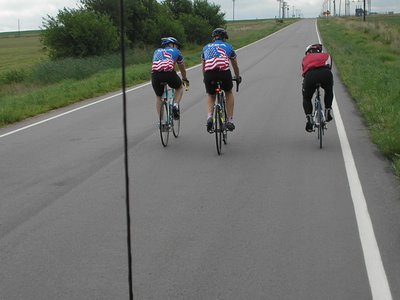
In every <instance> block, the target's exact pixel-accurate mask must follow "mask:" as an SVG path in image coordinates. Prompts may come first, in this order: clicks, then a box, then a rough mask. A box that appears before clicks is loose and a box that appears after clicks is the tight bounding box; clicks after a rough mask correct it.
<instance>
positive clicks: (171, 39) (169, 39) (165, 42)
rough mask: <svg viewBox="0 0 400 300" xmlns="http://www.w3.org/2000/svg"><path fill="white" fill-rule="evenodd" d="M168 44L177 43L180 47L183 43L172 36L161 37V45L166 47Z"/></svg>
mask: <svg viewBox="0 0 400 300" xmlns="http://www.w3.org/2000/svg"><path fill="white" fill-rule="evenodd" d="M168 44H175V45H177V46H178V47H180V46H181V43H179V42H178V40H177V39H176V38H174V37H172V36H169V37H164V38H161V46H162V47H165V46H167V45H168Z"/></svg>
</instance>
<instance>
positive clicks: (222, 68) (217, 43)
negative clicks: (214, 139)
mask: <svg viewBox="0 0 400 300" xmlns="http://www.w3.org/2000/svg"><path fill="white" fill-rule="evenodd" d="M211 36H212V42H211V43H209V44H207V45H205V46H204V48H203V52H202V55H201V58H202V62H203V63H202V66H203V76H204V80H203V81H204V84H205V87H206V92H207V131H208V132H211V131H212V127H213V118H212V114H213V108H214V103H215V98H216V94H215V89H216V82H217V81H220V82H221V83H222V85H221V88H222V89H223V90H224V91H225V95H226V108H227V114H228V122H227V125H226V126H227V129H228V130H230V131H232V130H234V129H235V125H234V123H233V111H234V102H235V99H234V96H233V92H232V88H233V83H232V73H231V70H230V64H232V68H233V71H234V73H235V78H236V79H237V80H238V83H240V82H241V80H242V78H241V77H240V71H239V66H238V63H237V55H236V52H235V50H234V49H233V47H232V45H231V44H229V43H228V42H226V40H227V39H228V33H227V32H226V30H225V29H223V28H216V29H214V31H213V32H212V34H211Z"/></svg>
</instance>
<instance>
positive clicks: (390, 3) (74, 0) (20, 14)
mask: <svg viewBox="0 0 400 300" xmlns="http://www.w3.org/2000/svg"><path fill="white" fill-rule="evenodd" d="M125 1H135V0H125ZM158 1H162V0H158ZM208 1H209V2H210V3H214V4H217V5H219V6H220V7H221V11H222V12H224V13H225V18H226V19H227V20H232V19H233V4H235V10H234V13H235V20H246V19H247V20H248V19H266V18H275V17H278V16H279V14H280V12H279V3H278V1H277V0H261V1H260V0H235V1H234V2H233V1H232V0H208ZM285 1H286V2H287V3H288V5H289V16H292V15H293V14H295V15H296V16H297V15H298V14H299V13H301V16H302V17H305V18H313V17H317V16H318V15H319V14H320V12H321V10H322V4H323V2H324V0H285ZM326 1H327V0H326ZM330 1H332V2H331V3H333V1H334V0H330ZM359 1H360V2H358V1H356V2H353V0H351V1H350V12H351V14H354V11H355V8H356V6H360V5H361V4H362V2H361V1H362V0H359ZM367 1H368V0H367ZM371 1H372V3H371V10H372V11H374V12H383V13H385V12H388V11H394V12H397V13H398V12H400V3H399V0H371ZM344 2H345V0H336V7H337V12H339V7H338V6H339V3H341V14H342V15H344ZM79 4H80V0H11V1H10V0H0V32H5V31H18V29H20V30H37V29H39V28H40V27H41V26H42V24H43V18H47V16H48V15H50V16H52V17H55V16H56V15H57V14H58V11H59V10H61V9H63V8H64V7H66V8H77V7H78V6H79ZM332 6H333V4H332ZM331 10H332V11H333V9H331ZM286 13H288V12H287V11H286ZM18 26H19V27H18Z"/></svg>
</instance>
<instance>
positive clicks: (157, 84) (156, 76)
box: [151, 73, 164, 116]
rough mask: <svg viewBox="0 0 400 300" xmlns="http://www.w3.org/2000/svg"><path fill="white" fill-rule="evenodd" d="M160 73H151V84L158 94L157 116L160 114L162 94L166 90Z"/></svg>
mask: <svg viewBox="0 0 400 300" xmlns="http://www.w3.org/2000/svg"><path fill="white" fill-rule="evenodd" d="M161 77H162V76H161V74H160V73H151V85H152V86H153V90H154V93H155V94H156V111H157V116H160V107H161V96H162V94H163V92H164V87H163V86H162V85H161V82H163V81H162V78H161Z"/></svg>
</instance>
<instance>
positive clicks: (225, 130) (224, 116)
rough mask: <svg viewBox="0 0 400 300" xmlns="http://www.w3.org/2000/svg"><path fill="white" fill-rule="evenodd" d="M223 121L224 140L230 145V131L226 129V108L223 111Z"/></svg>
mask: <svg viewBox="0 0 400 300" xmlns="http://www.w3.org/2000/svg"><path fill="white" fill-rule="evenodd" d="M222 114H223V121H222V129H223V130H222V140H223V141H224V144H225V145H226V144H227V143H228V129H227V128H226V122H228V115H227V114H226V106H225V105H224V108H223V109H222Z"/></svg>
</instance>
